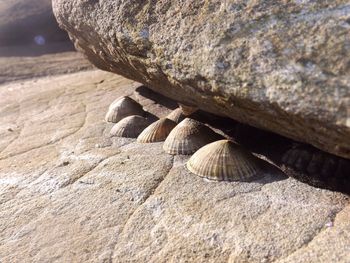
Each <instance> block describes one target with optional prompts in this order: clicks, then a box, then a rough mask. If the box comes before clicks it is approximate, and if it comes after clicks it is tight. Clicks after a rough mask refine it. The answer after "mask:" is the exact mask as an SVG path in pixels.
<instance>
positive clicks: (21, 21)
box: [0, 0, 68, 46]
mask: <svg viewBox="0 0 350 263" xmlns="http://www.w3.org/2000/svg"><path fill="white" fill-rule="evenodd" d="M36 37H37V39H36ZM38 37H39V38H38ZM41 37H42V38H41ZM35 40H37V41H39V42H41V43H39V44H45V43H47V42H54V41H62V40H64V41H66V40H68V36H67V33H66V32H64V31H63V30H61V29H60V28H59V27H58V25H57V22H56V21H55V17H54V15H53V13H52V6H51V0H30V1H28V0H1V1H0V46H5V45H24V44H29V43H33V44H34V43H35ZM42 41H45V43H43V42H42Z"/></svg>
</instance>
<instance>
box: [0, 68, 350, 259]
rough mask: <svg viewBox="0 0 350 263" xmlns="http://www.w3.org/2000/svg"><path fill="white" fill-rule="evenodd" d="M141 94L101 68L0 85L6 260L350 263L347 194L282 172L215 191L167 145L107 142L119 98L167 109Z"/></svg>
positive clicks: (0, 222) (157, 111) (1, 232)
mask: <svg viewBox="0 0 350 263" xmlns="http://www.w3.org/2000/svg"><path fill="white" fill-rule="evenodd" d="M136 85H137V84H136ZM134 87H135V84H134V83H133V82H132V81H130V80H127V79H124V78H122V77H120V76H116V75H113V74H110V73H106V72H101V71H98V70H95V71H89V72H83V73H75V74H70V75H68V74H67V75H65V76H56V77H45V78H41V79H34V80H27V81H18V82H13V83H10V84H3V85H0V98H1V99H0V211H1V212H0V261H1V262H28V261H30V262H344V263H345V262H348V255H349V250H348V249H349V246H350V238H349V233H350V222H349V211H350V205H349V198H348V197H347V196H346V195H344V194H341V193H337V192H331V191H328V190H322V189H317V188H314V187H311V186H309V185H307V184H304V183H301V182H299V181H297V180H295V179H292V178H286V177H285V176H283V175H281V174H279V173H277V172H276V173H268V174H266V176H265V177H264V178H262V179H260V180H255V181H253V182H251V183H242V182H234V183H225V182H221V183H217V182H208V181H206V180H203V179H201V178H199V177H197V176H194V175H193V174H191V173H189V172H188V170H187V169H186V168H185V162H186V161H187V159H188V158H189V157H184V156H183V157H181V156H177V157H175V158H173V157H172V156H171V155H168V154H166V153H164V151H163V150H162V143H155V144H147V145H145V144H139V143H137V142H136V140H135V139H126V138H110V136H109V130H110V128H111V127H112V125H113V124H106V123H105V122H104V121H103V119H104V114H105V112H106V110H107V109H108V106H109V104H110V103H111V102H112V101H113V100H114V99H115V98H117V97H120V96H122V95H124V96H125V95H128V96H132V97H133V98H135V99H137V100H138V101H139V102H140V103H142V104H143V106H144V109H145V110H147V111H149V112H151V113H152V114H154V115H157V116H158V117H163V116H166V115H167V114H168V113H169V112H170V111H171V110H170V109H169V108H167V107H165V106H163V105H161V104H158V103H157V99H156V98H154V97H153V98H152V99H149V98H144V99H141V98H142V95H145V94H146V95H147V93H145V92H140V90H138V91H139V92H138V94H137V96H134V95H135V94H134V90H135V88H134ZM141 91H142V89H141ZM162 102H163V101H162Z"/></svg>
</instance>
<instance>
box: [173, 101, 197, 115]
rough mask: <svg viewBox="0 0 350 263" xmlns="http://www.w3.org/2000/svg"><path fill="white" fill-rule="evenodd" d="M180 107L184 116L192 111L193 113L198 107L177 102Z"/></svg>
mask: <svg viewBox="0 0 350 263" xmlns="http://www.w3.org/2000/svg"><path fill="white" fill-rule="evenodd" d="M178 105H179V107H180V109H181V110H182V113H183V114H184V115H185V116H189V115H191V114H192V113H194V112H195V111H197V110H198V107H195V106H189V105H185V104H182V103H178Z"/></svg>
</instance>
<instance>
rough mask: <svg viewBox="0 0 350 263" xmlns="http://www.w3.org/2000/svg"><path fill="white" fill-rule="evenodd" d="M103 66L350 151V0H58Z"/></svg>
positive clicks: (336, 150) (67, 23) (68, 23)
mask: <svg viewBox="0 0 350 263" xmlns="http://www.w3.org/2000/svg"><path fill="white" fill-rule="evenodd" d="M53 7H54V13H55V15H56V18H57V19H58V22H59V24H60V26H61V27H62V28H63V29H65V30H67V31H68V32H69V34H70V36H71V38H72V39H73V40H74V42H75V46H76V47H77V48H79V49H80V50H82V51H83V52H84V53H85V54H86V55H87V56H88V58H89V59H90V60H91V61H92V62H93V63H94V64H95V65H96V66H98V67H100V68H101V69H104V70H108V71H112V72H115V73H118V74H121V75H124V76H125V77H128V78H130V79H133V80H137V81H139V82H142V83H144V84H146V85H147V86H149V87H150V88H151V89H154V90H155V91H157V92H159V93H161V94H164V95H166V96H168V97H171V98H173V99H176V100H178V101H181V102H184V103H187V104H193V105H198V106H199V107H200V108H201V109H204V110H206V111H210V112H213V113H217V114H221V115H226V116H229V117H231V118H234V119H236V120H239V121H241V122H244V123H248V124H250V125H253V126H256V127H258V128H263V129H268V130H271V131H274V132H277V133H279V134H282V135H284V136H287V137H289V138H293V139H295V140H299V141H303V142H307V143H310V144H312V145H314V146H316V147H318V148H320V149H322V150H325V151H327V152H330V153H333V154H336V155H339V156H343V157H346V158H350V56H349V54H350V4H349V1H348V0H334V1H263V0H256V1H243V0H242V1H241V0H228V1H204V0H193V1H146V2H144V1H131V0H127V1H114V0H106V1H92V0H91V1H86V0H74V1H73V0H53Z"/></svg>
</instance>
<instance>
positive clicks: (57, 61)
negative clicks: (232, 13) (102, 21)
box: [0, 42, 93, 84]
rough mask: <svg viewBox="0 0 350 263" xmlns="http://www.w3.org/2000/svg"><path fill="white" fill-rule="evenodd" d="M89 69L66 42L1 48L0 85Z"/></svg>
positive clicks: (84, 59) (80, 56)
mask: <svg viewBox="0 0 350 263" xmlns="http://www.w3.org/2000/svg"><path fill="white" fill-rule="evenodd" d="M92 68H93V66H92V65H91V63H90V62H89V61H88V60H87V59H86V58H85V57H84V56H83V55H82V54H80V53H78V52H75V51H73V50H72V44H71V43H68V42H58V43H53V44H49V45H46V46H44V47H39V46H30V45H28V46H11V47H8V46H7V47H0V84H1V83H5V82H8V81H15V80H23V79H30V78H34V77H42V76H48V75H57V74H65V73H72V72H77V71H82V70H88V69H92Z"/></svg>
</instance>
